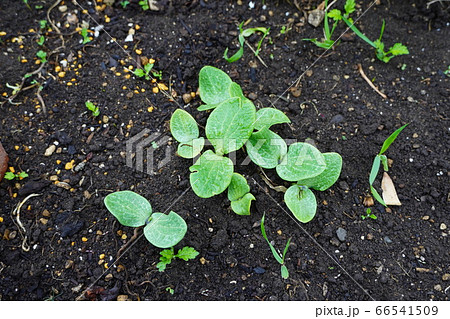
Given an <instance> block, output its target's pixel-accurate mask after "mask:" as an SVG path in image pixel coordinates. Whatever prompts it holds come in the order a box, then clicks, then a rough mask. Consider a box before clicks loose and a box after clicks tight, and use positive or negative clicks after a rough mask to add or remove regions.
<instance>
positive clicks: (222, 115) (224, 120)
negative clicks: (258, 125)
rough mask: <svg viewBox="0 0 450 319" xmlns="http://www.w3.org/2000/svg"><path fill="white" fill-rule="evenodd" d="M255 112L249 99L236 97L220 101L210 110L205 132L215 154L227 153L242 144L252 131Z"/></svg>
mask: <svg viewBox="0 0 450 319" xmlns="http://www.w3.org/2000/svg"><path fill="white" fill-rule="evenodd" d="M255 113H256V109H255V106H254V105H253V103H252V102H250V100H247V99H245V100H242V99H241V98H237V97H235V98H230V99H228V100H226V101H224V102H222V103H220V104H219V105H218V106H217V107H216V108H215V109H214V111H212V112H211V114H210V115H209V118H208V120H207V122H206V127H205V132H206V137H207V138H208V140H209V141H210V142H211V144H212V145H213V146H214V149H215V150H216V153H217V154H219V155H221V154H228V153H230V152H233V151H235V150H238V149H240V148H241V147H242V146H243V145H244V143H245V142H246V141H247V140H248V138H249V137H250V135H251V134H252V132H253V122H254V121H255Z"/></svg>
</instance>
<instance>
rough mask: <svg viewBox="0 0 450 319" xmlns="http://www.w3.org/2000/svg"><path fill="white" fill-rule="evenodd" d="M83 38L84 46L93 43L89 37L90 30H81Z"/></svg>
mask: <svg viewBox="0 0 450 319" xmlns="http://www.w3.org/2000/svg"><path fill="white" fill-rule="evenodd" d="M81 36H82V37H83V42H82V44H86V43H89V42H91V41H92V40H91V38H90V37H89V35H88V29H87V28H83V29H81Z"/></svg>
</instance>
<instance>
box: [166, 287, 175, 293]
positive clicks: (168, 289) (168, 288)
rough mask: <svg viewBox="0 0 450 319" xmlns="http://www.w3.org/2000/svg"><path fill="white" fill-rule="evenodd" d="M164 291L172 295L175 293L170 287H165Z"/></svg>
mask: <svg viewBox="0 0 450 319" xmlns="http://www.w3.org/2000/svg"><path fill="white" fill-rule="evenodd" d="M166 291H167V292H169V294H171V295H173V294H174V293H175V290H173V288H172V287H167V288H166Z"/></svg>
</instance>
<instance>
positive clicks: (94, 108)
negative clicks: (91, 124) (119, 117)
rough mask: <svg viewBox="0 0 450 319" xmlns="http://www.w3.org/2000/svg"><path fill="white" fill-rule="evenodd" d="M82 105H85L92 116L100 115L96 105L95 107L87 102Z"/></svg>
mask: <svg viewBox="0 0 450 319" xmlns="http://www.w3.org/2000/svg"><path fill="white" fill-rule="evenodd" d="M84 104H85V105H86V108H87V109H88V110H89V111H91V112H92V116H94V117H97V116H99V115H100V109H99V108H98V106H97V105H95V104H94V103H92V102H91V101H87V102H85V103H84Z"/></svg>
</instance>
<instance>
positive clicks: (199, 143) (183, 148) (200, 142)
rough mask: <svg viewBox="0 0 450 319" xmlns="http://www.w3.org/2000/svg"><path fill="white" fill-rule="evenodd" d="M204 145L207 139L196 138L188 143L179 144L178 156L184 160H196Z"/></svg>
mask: <svg viewBox="0 0 450 319" xmlns="http://www.w3.org/2000/svg"><path fill="white" fill-rule="evenodd" d="M204 145H205V139H204V138H203V137H199V138H194V139H193V140H192V141H190V142H187V143H180V144H178V148H177V155H179V156H181V157H183V158H194V157H196V156H197V155H198V154H200V152H201V151H202V149H203V146H204Z"/></svg>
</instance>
